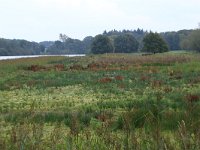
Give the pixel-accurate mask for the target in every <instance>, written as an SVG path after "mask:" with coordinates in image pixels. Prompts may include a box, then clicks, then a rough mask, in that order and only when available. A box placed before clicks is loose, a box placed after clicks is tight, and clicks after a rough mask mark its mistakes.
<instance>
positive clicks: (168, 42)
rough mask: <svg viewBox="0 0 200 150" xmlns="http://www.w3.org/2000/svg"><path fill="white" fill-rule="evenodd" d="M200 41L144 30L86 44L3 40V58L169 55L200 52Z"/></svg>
mask: <svg viewBox="0 0 200 150" xmlns="http://www.w3.org/2000/svg"><path fill="white" fill-rule="evenodd" d="M147 35H148V36H149V37H151V38H150V41H151V42H152V43H154V44H153V45H154V48H153V46H152V45H151V46H150V45H149V39H148V38H146V36H147ZM148 36H147V37H148ZM199 39H200V29H195V30H180V31H177V32H162V33H153V32H151V31H144V30H143V29H137V30H122V31H117V30H111V31H104V32H103V33H102V34H100V35H97V36H95V37H92V36H87V37H85V38H84V39H83V40H79V39H72V38H70V37H68V36H66V35H65V34H60V35H59V40H57V41H43V42H40V43H36V42H30V41H26V40H16V39H14V40H9V39H3V38H0V55H38V54H88V53H97V54H98V53H105V52H115V53H132V52H138V51H147V52H148V51H149V50H152V51H153V53H156V52H158V49H160V51H166V49H169V50H197V51H200V41H199ZM156 42H157V45H159V44H158V43H160V44H161V45H162V46H163V47H164V48H163V47H162V48H161V47H159V46H158V47H156V48H155V45H156ZM145 43H146V45H145ZM149 46H150V47H149ZM105 47H106V48H105ZM100 48H101V49H100ZM106 49H107V50H106Z"/></svg>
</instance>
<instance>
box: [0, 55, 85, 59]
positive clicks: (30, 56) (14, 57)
mask: <svg viewBox="0 0 200 150" xmlns="http://www.w3.org/2000/svg"><path fill="white" fill-rule="evenodd" d="M44 56H66V57H76V56H85V54H74V55H26V56H0V60H6V59H18V58H33V57H44Z"/></svg>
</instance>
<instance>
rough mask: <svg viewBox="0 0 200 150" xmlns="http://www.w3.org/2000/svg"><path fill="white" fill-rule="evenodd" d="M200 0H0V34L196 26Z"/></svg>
mask: <svg viewBox="0 0 200 150" xmlns="http://www.w3.org/2000/svg"><path fill="white" fill-rule="evenodd" d="M199 22H200V0H0V38H7V39H26V40H29V41H36V42H40V41H51V40H52V41H54V40H58V39H59V34H60V33H62V34H66V35H67V36H68V37H71V38H76V39H80V40H82V39H83V38H84V37H86V36H95V35H97V34H100V33H103V31H105V30H107V31H109V30H113V29H116V30H123V29H129V30H134V29H137V28H140V29H144V30H147V31H150V30H151V31H154V32H166V31H178V30H182V29H194V28H197V27H198V23H199Z"/></svg>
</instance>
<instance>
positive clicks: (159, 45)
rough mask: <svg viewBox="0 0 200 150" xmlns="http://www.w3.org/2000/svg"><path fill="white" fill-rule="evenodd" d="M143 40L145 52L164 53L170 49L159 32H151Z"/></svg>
mask: <svg viewBox="0 0 200 150" xmlns="http://www.w3.org/2000/svg"><path fill="white" fill-rule="evenodd" d="M143 42H144V47H143V51H145V52H150V53H162V52H167V51H168V47H167V44H166V42H165V41H164V40H163V39H162V37H161V36H160V35H159V34H158V33H153V32H150V33H149V34H147V35H146V36H145V37H144V39H143Z"/></svg>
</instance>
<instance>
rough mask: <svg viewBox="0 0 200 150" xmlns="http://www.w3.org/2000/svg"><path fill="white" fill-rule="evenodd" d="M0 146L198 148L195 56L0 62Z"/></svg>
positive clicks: (199, 77)
mask: <svg viewBox="0 0 200 150" xmlns="http://www.w3.org/2000/svg"><path fill="white" fill-rule="evenodd" d="M0 114H1V115H0V147H1V148H0V149H2V150H4V149H5V150H7V149H8V150H14V149H16V150H17V149H20V150H43V149H44V150H46V149H48V150H55V149H58V150H63V149H67V150H92V149H94V150H109V149H110V150H114V149H115V150H121V149H125V150H128V149H131V150H132V149H133V150H134V149H136V150H151V149H152V150H153V149H161V150H162V149H163V150H198V149H200V55H199V54H190V53H166V54H156V55H150V56H140V55H130V54H129V55H128V54H105V55H96V56H93V55H92V56H86V57H73V58H66V57H40V58H23V59H17V60H2V61H0Z"/></svg>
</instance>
